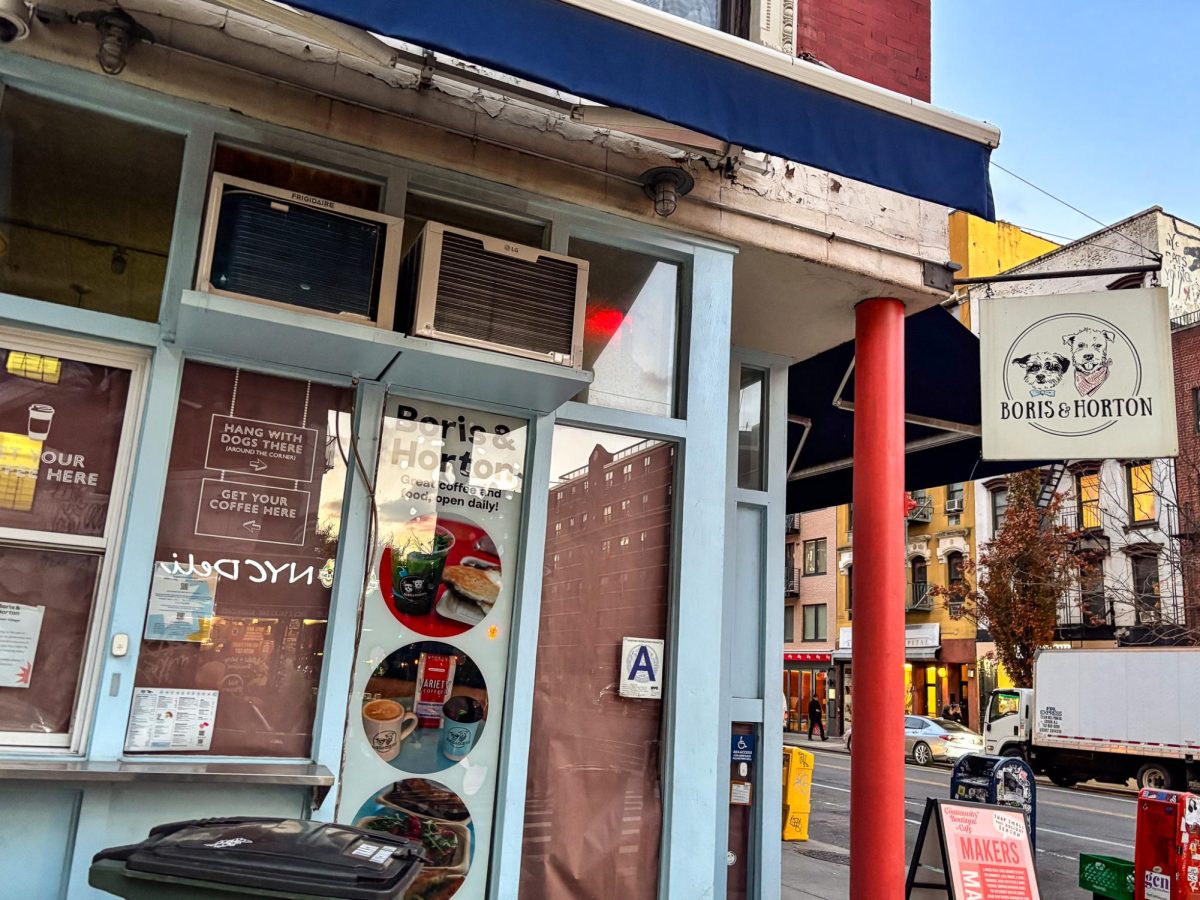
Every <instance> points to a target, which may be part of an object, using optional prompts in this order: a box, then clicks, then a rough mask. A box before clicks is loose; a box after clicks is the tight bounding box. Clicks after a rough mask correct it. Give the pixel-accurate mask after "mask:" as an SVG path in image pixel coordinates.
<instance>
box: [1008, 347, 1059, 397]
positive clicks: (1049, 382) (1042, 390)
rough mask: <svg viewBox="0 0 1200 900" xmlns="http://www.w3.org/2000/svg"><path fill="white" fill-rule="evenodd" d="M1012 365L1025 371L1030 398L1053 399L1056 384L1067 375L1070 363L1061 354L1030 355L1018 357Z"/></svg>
mask: <svg viewBox="0 0 1200 900" xmlns="http://www.w3.org/2000/svg"><path fill="white" fill-rule="evenodd" d="M1013 365H1015V366H1020V367H1021V368H1022V369H1024V370H1025V383H1026V384H1027V385H1029V396H1030V397H1053V396H1054V391H1055V389H1056V388H1057V387H1058V383H1059V382H1060V381H1062V379H1063V376H1064V375H1065V374H1067V369H1069V368H1070V366H1071V361H1070V360H1069V359H1067V358H1066V357H1065V356H1063V355H1062V354H1061V353H1045V352H1043V353H1030V354H1028V355H1026V356H1018V357H1017V358H1016V359H1014V360H1013Z"/></svg>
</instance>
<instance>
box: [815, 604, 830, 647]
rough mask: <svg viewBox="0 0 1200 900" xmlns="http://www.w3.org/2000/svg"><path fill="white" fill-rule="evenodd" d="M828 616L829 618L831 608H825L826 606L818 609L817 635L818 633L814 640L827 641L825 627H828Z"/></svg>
mask: <svg viewBox="0 0 1200 900" xmlns="http://www.w3.org/2000/svg"><path fill="white" fill-rule="evenodd" d="M828 616H829V607H827V606H824V605H822V606H818V607H817V633H816V637H815V638H814V640H818V641H823V640H825V626H826V621H827V617H828Z"/></svg>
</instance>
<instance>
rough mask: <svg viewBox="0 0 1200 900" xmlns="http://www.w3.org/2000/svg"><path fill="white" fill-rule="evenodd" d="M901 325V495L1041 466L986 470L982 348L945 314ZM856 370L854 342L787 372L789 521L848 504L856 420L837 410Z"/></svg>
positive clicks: (931, 312) (991, 465)
mask: <svg viewBox="0 0 1200 900" xmlns="http://www.w3.org/2000/svg"><path fill="white" fill-rule="evenodd" d="M904 325H905V329H904V359H905V365H904V379H905V381H904V410H905V416H906V419H907V422H908V424H906V425H905V434H904V437H905V443H906V444H907V448H908V449H907V452H906V453H905V464H904V487H905V489H906V490H910V491H915V490H920V489H923V488H931V487H938V486H940V485H944V484H953V483H955V482H960V481H973V480H975V479H978V478H991V477H993V476H996V475H1007V474H1009V473H1010V472H1019V471H1022V470H1024V469H1033V468H1037V467H1038V466H1040V465H1043V464H1044V463H1040V462H1029V461H1021V462H1013V461H1007V462H999V461H993V462H985V461H984V460H983V459H982V450H983V447H982V441H981V439H980V437H979V436H978V434H970V433H968V432H969V431H970V430H971V429H975V430H978V428H979V423H980V418H981V410H980V397H979V338H977V337H976V336H975V335H974V334H972V333H971V331H970V329H968V328H966V327H965V326H963V325H962V323H960V322H959V321H958V319H956V318H955V317H954V316H953V315H952V314H950V313H949V312H947V311H946V310H944V309H942V307H940V306H935V307H933V308H932V309H927V310H925V311H924V312H921V313H917V314H916V315H913V316H910V317H909V318H908V319H906V320H905V323H904ZM853 360H854V342H853V341H847V342H846V343H844V344H840V345H838V346H837V347H834V348H833V349H832V350H826V351H825V352H824V353H819V354H817V355H816V356H814V357H812V358H811V359H806V360H804V362H800V363H797V364H796V365H794V366H792V367H791V368H790V369H789V370H788V414H789V417H790V419H791V421H789V424H788V459H789V460H793V458H794V459H795V461H794V463H793V465H792V466H791V475H790V476H789V481H788V489H787V511H788V512H789V513H798V512H807V511H808V510H813V509H823V508H825V507H827V506H837V505H839V504H842V503H849V502H850V500H851V496H852V492H853V485H854V468H853V463H852V458H853V456H854V413H853V412H852V411H851V410H849V409H841V408H838V407H836V406H834V400H835V398H837V397H838V396H839V394H838V390H839V388H841V394H840V397H841V399H842V400H843V401H845V404H848V405H851V406H852V405H853V403H854V375H853V373H851V374H850V376H849V378H848V379H846V371H847V369H849V368H850V365H851V363H852V362H853ZM843 379H846V381H845V384H844V386H843ZM797 419H807V420H809V421H810V422H811V423H812V424H811V425H805V424H801V423H799V422H797V421H796V420H797ZM915 420H916V421H923V422H940V423H941V425H940V426H939V427H935V426H933V425H931V424H916V421H915ZM802 441H803V444H801V442H802ZM797 447H799V448H800V453H799V456H798V457H796V449H797Z"/></svg>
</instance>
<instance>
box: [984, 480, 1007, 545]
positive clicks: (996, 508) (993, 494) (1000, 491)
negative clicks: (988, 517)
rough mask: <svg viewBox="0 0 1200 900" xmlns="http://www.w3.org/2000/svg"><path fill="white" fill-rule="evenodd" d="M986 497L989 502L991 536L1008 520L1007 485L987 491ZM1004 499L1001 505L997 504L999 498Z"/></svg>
mask: <svg viewBox="0 0 1200 900" xmlns="http://www.w3.org/2000/svg"><path fill="white" fill-rule="evenodd" d="M988 496H989V499H990V502H991V510H992V534H993V535H994V534H996V533H997V532H999V531H1000V529H1001V528H1003V527H1004V523H1005V522H1006V521H1007V520H1008V485H1007V484H1004V485H1000V486H999V487H995V488H992V489H991V490H990V491H988ZM1001 497H1003V498H1004V502H1003V504H1001V503H1000V502H999V500H1000V498H1001Z"/></svg>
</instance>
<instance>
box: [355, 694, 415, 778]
mask: <svg viewBox="0 0 1200 900" xmlns="http://www.w3.org/2000/svg"><path fill="white" fill-rule="evenodd" d="M362 718H363V730H364V731H365V732H366V734H367V742H368V743H369V744H370V745H371V749H372V750H374V751H375V752H376V753H377V754H378V755H379V758H380V759H382V760H383V761H384V762H391V761H392V760H393V759H395V758H396V757H397V755H399V753H400V746H401V744H403V742H404V740H405V738H407V737H408V736H409V735H411V734H412V733H413V732H414V731H415V730H416V728H417V716H416V714H415V713H412V712H409V711H407V710H405V708H404V704H402V703H400V702H399V701H398V700H386V699H383V700H371V701H368V702H367V703H365V704H363V710H362Z"/></svg>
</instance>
